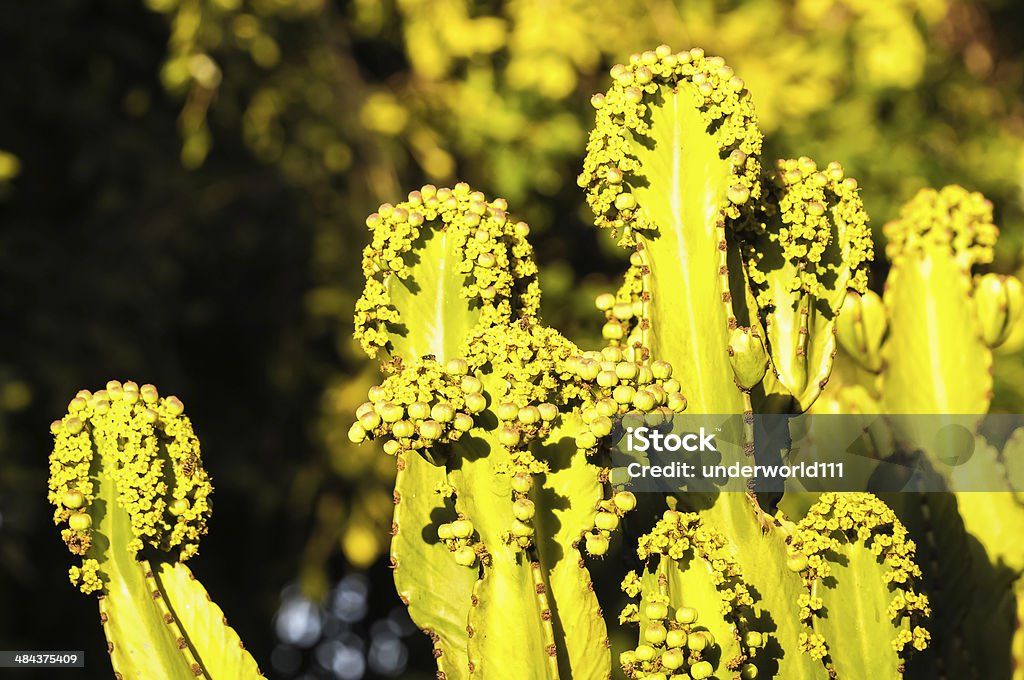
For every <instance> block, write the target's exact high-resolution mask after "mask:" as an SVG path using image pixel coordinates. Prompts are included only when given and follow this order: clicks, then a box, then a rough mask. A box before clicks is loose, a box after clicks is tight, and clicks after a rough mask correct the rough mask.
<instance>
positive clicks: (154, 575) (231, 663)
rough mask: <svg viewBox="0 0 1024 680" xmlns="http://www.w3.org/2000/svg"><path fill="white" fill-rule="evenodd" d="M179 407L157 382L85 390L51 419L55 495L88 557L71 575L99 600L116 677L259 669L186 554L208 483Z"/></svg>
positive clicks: (203, 518) (57, 517)
mask: <svg viewBox="0 0 1024 680" xmlns="http://www.w3.org/2000/svg"><path fill="white" fill-rule="evenodd" d="M183 411H184V406H183V405H182V403H181V401H179V400H178V399H177V398H176V397H167V398H161V397H160V396H159V395H158V393H157V391H156V388H154V387H153V386H152V385H143V386H142V387H139V386H138V385H137V384H135V383H133V382H125V383H123V384H122V383H120V382H118V381H110V382H109V383H107V385H106V388H105V389H103V390H99V391H97V392H95V393H93V392H89V391H86V390H83V391H81V392H79V393H78V394H77V395H76V396H75V398H74V399H72V400H71V403H70V404H69V406H68V414H67V415H66V416H64V418H62V419H61V420H59V421H55V422H54V423H53V424H52V426H51V428H50V429H51V432H52V433H53V435H54V439H55V443H54V449H53V453H52V455H51V457H50V494H49V496H50V501H51V502H52V503H53V504H54V506H55V511H54V522H55V523H57V524H58V525H64V524H65V523H66V525H67V528H65V529H63V530H62V532H61V536H62V538H63V539H64V542H65V544H66V545H67V546H68V549H69V550H70V551H71V552H72V553H73V554H75V555H78V556H81V557H82V563H81V566H74V567H72V568H71V571H70V577H71V582H72V583H73V584H75V585H77V586H78V587H79V588H80V589H81V590H82V591H83V592H85V593H97V594H98V596H99V608H100V621H101V623H102V625H103V631H104V634H105V635H106V637H107V640H108V647H107V649H108V651H109V653H110V658H111V664H112V665H113V669H114V675H115V677H116V678H118V679H119V680H120V679H122V678H154V677H160V678H168V679H169V680H177V679H181V680H184V679H185V678H196V677H202V678H208V679H209V680H221V679H223V678H238V679H242V678H255V677H262V675H261V673H260V671H259V668H258V667H257V666H256V663H255V661H253V659H252V657H251V656H249V654H248V652H246V651H245V649H244V647H243V646H242V643H241V641H240V640H239V638H238V635H237V634H236V633H235V632H234V631H233V630H232V629H231V628H229V627H228V626H227V623H226V619H225V618H224V614H223V612H222V611H221V610H220V608H218V607H217V605H216V604H214V603H213V602H212V601H211V600H210V597H209V595H207V593H206V591H205V590H204V589H203V588H202V586H201V585H199V582H198V581H196V580H195V577H194V576H193V575H192V573H191V572H190V571H189V570H188V569H187V568H186V567H185V566H184V564H183V561H184V560H187V559H188V558H189V557H191V556H192V555H194V554H195V553H196V552H197V551H198V541H199V538H200V536H201V535H202V534H204V533H205V532H206V522H207V520H208V518H209V516H210V513H211V507H210V501H209V495H210V492H211V491H212V486H211V484H210V480H209V478H208V476H207V475H206V472H205V471H204V470H203V467H202V461H201V458H200V452H199V442H198V440H197V439H196V437H195V434H194V433H193V432H192V425H191V423H190V421H189V419H188V418H187V417H186V416H184V414H183Z"/></svg>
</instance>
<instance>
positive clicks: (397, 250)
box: [355, 182, 540, 358]
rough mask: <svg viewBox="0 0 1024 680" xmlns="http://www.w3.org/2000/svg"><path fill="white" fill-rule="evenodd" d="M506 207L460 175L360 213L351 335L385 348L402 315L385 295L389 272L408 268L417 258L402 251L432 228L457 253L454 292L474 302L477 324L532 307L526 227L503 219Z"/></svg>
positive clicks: (369, 349)
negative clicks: (458, 281) (359, 271)
mask: <svg viewBox="0 0 1024 680" xmlns="http://www.w3.org/2000/svg"><path fill="white" fill-rule="evenodd" d="M507 210H508V204H507V202H506V201H505V200H504V199H495V200H493V201H488V200H487V199H486V198H485V197H484V195H483V194H482V193H480V192H478V191H472V190H471V189H470V188H469V185H467V184H465V183H464V182H460V183H459V184H456V185H455V187H454V188H452V189H448V188H442V189H438V188H436V187H434V186H433V185H426V186H424V187H422V188H421V189H420V190H418V191H413V192H411V193H410V194H409V196H408V199H407V200H406V201H402V202H400V203H398V204H396V205H392V204H390V203H385V204H383V205H381V206H380V207H379V208H378V210H377V211H376V212H374V213H373V214H371V215H370V216H369V217H367V218H366V226H367V227H368V228H369V230H370V232H371V242H370V244H369V245H368V246H367V247H366V248H365V250H364V251H363V263H362V268H363V274H364V275H365V277H366V287H365V289H364V290H363V294H362V296H361V297H360V298H359V300H358V301H357V302H356V314H355V326H356V331H355V335H356V338H357V339H358V340H359V341H360V343H361V345H362V347H363V349H364V350H365V351H366V353H367V354H368V355H369V356H371V357H376V356H377V355H378V353H379V352H380V351H381V350H385V351H386V352H388V353H389V354H390V353H392V352H393V350H394V346H393V343H392V338H393V336H395V335H398V334H400V333H402V332H403V331H402V325H403V323H404V321H403V319H401V318H400V316H401V314H400V312H399V310H398V308H397V307H396V306H395V305H394V304H393V300H392V290H393V288H394V286H395V285H396V281H395V279H396V278H397V279H398V280H401V281H405V280H408V279H409V278H410V277H411V276H412V273H413V268H414V266H416V264H417V262H418V261H417V260H416V258H415V257H414V256H412V255H411V254H410V253H412V251H414V250H415V249H417V248H420V247H422V246H423V244H424V243H425V242H426V241H427V240H428V239H429V238H431V237H432V236H433V235H435V234H440V233H443V234H444V236H445V238H446V239H450V241H451V244H452V246H451V247H452V248H454V249H455V252H458V253H459V254H460V256H459V259H458V262H457V263H456V265H455V274H456V275H458V276H461V277H462V282H463V285H462V288H461V291H460V293H461V295H462V297H463V298H464V299H466V300H467V301H468V302H471V303H472V304H474V305H479V309H480V312H479V320H478V323H479V324H480V325H482V326H488V325H492V324H498V323H510V322H511V321H512V320H514V319H516V318H519V317H520V316H526V317H533V316H535V315H536V313H537V309H538V307H539V305H540V286H539V284H538V282H537V265H536V263H535V262H534V260H533V249H532V247H531V246H530V244H529V242H528V241H527V240H526V235H527V234H528V233H529V227H527V226H526V224H525V223H523V222H515V221H513V220H512V219H510V217H509V215H508V213H507ZM431 304H433V301H431ZM407 358H408V357H407Z"/></svg>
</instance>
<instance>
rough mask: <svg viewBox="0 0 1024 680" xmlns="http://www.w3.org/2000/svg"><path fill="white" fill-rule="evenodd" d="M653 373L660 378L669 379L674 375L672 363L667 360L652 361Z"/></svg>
mask: <svg viewBox="0 0 1024 680" xmlns="http://www.w3.org/2000/svg"><path fill="white" fill-rule="evenodd" d="M651 373H653V374H654V377H655V378H657V379H658V380H668V379H669V378H671V377H672V364H670V363H668V362H667V361H652V362H651Z"/></svg>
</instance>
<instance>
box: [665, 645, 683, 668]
mask: <svg viewBox="0 0 1024 680" xmlns="http://www.w3.org/2000/svg"><path fill="white" fill-rule="evenodd" d="M683 661H684V657H683V653H682V652H681V651H680V650H678V649H670V650H668V651H667V652H665V653H664V654H662V655H661V665H662V666H664V667H665V668H667V669H669V670H670V671H674V670H676V669H677V668H679V667H681V666H682V665H683Z"/></svg>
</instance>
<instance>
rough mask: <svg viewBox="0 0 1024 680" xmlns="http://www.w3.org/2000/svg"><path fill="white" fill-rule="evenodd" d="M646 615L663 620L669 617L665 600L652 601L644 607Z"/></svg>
mask: <svg viewBox="0 0 1024 680" xmlns="http://www.w3.org/2000/svg"><path fill="white" fill-rule="evenodd" d="M644 616H646V617H647V618H649V619H656V620H659V621H663V620H665V619H667V618H668V605H666V604H665V603H664V602H651V603H650V604H648V605H647V606H646V607H644Z"/></svg>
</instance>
